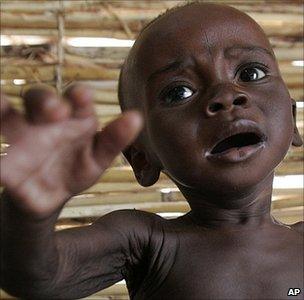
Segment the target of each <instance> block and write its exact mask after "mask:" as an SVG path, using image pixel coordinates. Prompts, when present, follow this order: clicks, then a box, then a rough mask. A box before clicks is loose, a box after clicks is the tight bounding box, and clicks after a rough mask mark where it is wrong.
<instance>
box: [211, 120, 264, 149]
mask: <svg viewBox="0 0 304 300" xmlns="http://www.w3.org/2000/svg"><path fill="white" fill-rule="evenodd" d="M241 133H253V134H255V135H256V136H257V137H258V138H259V142H265V141H266V139H267V137H266V134H265V133H264V131H263V130H262V128H261V127H260V126H259V125H258V124H257V123H256V122H254V121H251V120H246V119H240V120H237V121H235V122H233V123H230V124H227V126H225V130H224V131H221V132H220V133H219V134H218V135H217V136H216V141H215V143H214V144H213V146H212V147H211V150H210V151H208V153H207V154H213V153H212V151H213V150H214V149H215V148H216V146H217V145H218V144H219V143H221V142H223V141H224V140H225V139H227V138H229V137H232V136H234V135H237V134H241Z"/></svg>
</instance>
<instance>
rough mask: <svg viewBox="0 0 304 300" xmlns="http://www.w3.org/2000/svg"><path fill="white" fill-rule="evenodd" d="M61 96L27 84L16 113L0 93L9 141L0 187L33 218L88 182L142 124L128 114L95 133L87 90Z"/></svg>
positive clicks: (4, 131) (44, 214)
mask: <svg viewBox="0 0 304 300" xmlns="http://www.w3.org/2000/svg"><path fill="white" fill-rule="evenodd" d="M65 98H66V100H67V101H65V102H64V101H60V100H59V98H58V97H57V96H56V94H55V93H54V92H53V91H51V90H50V89H47V88H45V87H36V88H33V89H31V90H29V91H28V92H27V93H26V94H25V96H24V104H25V115H22V114H20V113H18V112H17V111H15V110H14V109H13V108H12V107H10V105H9V104H8V102H7V101H6V99H5V96H3V95H1V134H2V135H3V136H4V137H5V141H6V143H8V144H9V145H10V146H9V147H8V148H7V149H6V152H7V155H2V156H1V177H0V178H1V185H2V186H4V187H5V188H6V190H7V191H8V192H9V194H10V195H11V196H12V197H11V198H13V201H14V205H15V206H16V207H18V208H19V209H20V210H21V211H22V212H24V213H26V215H29V216H31V217H35V218H38V219H39V218H45V217H48V216H50V215H52V214H53V213H55V212H58V210H59V209H60V208H61V207H62V206H63V205H64V203H65V202H66V201H67V200H68V199H69V198H70V197H71V196H72V195H75V194H77V193H79V192H81V191H83V190H85V189H87V188H88V187H90V186H91V185H92V184H94V182H95V181H96V180H97V179H98V178H99V176H100V175H101V174H102V173H103V172H104V170H105V169H106V168H107V167H108V166H109V165H110V163H111V162H112V160H113V159H114V158H115V156H116V155H117V154H118V153H119V152H120V151H121V150H122V149H123V148H124V147H126V146H127V145H128V144H129V143H130V142H132V140H133V139H134V138H135V137H136V136H137V134H138V133H139V131H140V129H141V127H142V120H141V118H140V116H139V114H138V113H135V112H129V113H125V114H123V115H122V116H121V117H120V118H118V119H116V120H115V121H113V122H112V123H111V124H109V125H108V126H107V127H105V128H104V129H103V130H102V131H99V132H97V133H96V130H97V120H96V118H95V116H94V113H93V103H92V100H91V92H90V91H89V90H88V89H87V88H85V87H83V86H80V85H78V86H74V87H72V88H70V89H69V90H68V91H67V93H66V95H65Z"/></svg>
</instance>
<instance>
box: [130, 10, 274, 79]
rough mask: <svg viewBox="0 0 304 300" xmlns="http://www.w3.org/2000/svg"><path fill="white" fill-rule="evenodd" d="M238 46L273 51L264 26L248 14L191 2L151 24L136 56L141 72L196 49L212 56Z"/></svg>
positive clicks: (201, 53)
mask: <svg viewBox="0 0 304 300" xmlns="http://www.w3.org/2000/svg"><path fill="white" fill-rule="evenodd" d="M235 45H237V46H244V48H246V47H247V48H249V47H252V48H258V47H260V48H264V49H266V50H268V51H269V52H271V47H270V44H269V41H268V39H267V37H266V36H265V34H264V32H263V31H262V29H261V28H260V27H259V26H258V25H257V24H256V23H255V22H254V21H253V20H252V19H251V18H250V17H249V16H247V15H245V14H244V13H242V12H240V11H237V10H236V9H233V8H231V7H227V6H219V5H191V6H187V7H183V8H180V9H177V10H176V11H173V12H172V13H169V14H167V15H164V16H163V17H161V18H159V19H158V20H157V21H156V22H154V23H153V24H152V25H151V26H149V27H148V28H147V29H146V30H145V31H144V32H143V34H142V36H141V37H140V38H139V41H138V42H137V45H136V47H137V51H136V52H137V55H136V56H137V58H138V59H137V62H138V63H139V65H140V70H141V72H143V73H146V72H148V73H149V70H151V68H156V67H161V65H162V64H164V62H170V60H174V59H175V58H180V57H182V56H183V57H187V55H188V54H189V55H195V54H196V52H197V53H198V54H199V55H204V53H206V54H207V55H208V52H209V54H210V52H212V51H213V52H214V53H215V52H216V51H224V50H225V49H228V48H232V47H233V46H235ZM239 48H241V47H239ZM212 54H213V53H212ZM146 62H149V63H146ZM145 71H146V72H145Z"/></svg>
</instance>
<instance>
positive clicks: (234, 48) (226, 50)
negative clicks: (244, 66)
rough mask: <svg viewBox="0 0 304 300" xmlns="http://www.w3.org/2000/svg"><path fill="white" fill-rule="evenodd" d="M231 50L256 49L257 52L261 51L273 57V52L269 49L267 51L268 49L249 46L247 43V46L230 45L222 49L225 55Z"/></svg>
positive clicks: (251, 50) (250, 50) (249, 50)
mask: <svg viewBox="0 0 304 300" xmlns="http://www.w3.org/2000/svg"><path fill="white" fill-rule="evenodd" d="M233 50H242V51H247V52H255V51H258V52H262V53H264V54H267V55H269V56H271V57H272V58H275V57H274V54H273V53H272V52H271V51H269V50H268V49H266V48H263V47H260V46H251V45H249V46H243V45H234V46H232V47H229V48H226V49H225V50H224V55H225V56H227V54H228V55H229V52H231V51H233Z"/></svg>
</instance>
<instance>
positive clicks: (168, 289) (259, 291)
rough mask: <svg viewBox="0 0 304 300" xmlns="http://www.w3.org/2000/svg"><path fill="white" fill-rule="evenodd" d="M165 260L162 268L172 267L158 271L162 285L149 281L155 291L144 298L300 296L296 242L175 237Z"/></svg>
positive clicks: (299, 256) (298, 246) (300, 251)
mask: <svg viewBox="0 0 304 300" xmlns="http://www.w3.org/2000/svg"><path fill="white" fill-rule="evenodd" d="M254 246H255V247H256V248H254ZM159 258H160V259H161V255H160V256H159ZM166 259H167V261H166V263H167V264H168V260H169V261H170V260H172V264H171V263H169V265H170V266H171V267H170V268H168V269H166V270H163V271H164V272H167V273H166V274H165V276H163V277H162V278H164V279H163V280H162V282H161V283H160V282H154V283H155V285H154V286H158V288H157V289H151V294H150V295H149V296H148V299H170V298H171V299H177V300H178V299H187V300H192V299H193V300H196V299H289V298H290V297H288V292H289V291H290V288H293V289H295V288H299V289H300V290H301V293H300V294H298V296H297V297H293V298H296V299H297V298H299V299H302V298H301V297H303V247H301V243H299V242H296V243H295V244H294V245H290V244H288V243H287V244H286V243H281V242H278V244H277V245H269V246H267V245H262V243H259V241H257V242H256V243H254V242H253V243H251V242H250V241H242V240H239V239H236V240H233V238H232V239H230V240H229V239H211V240H209V241H208V240H206V239H205V238H203V239H195V238H193V239H191V237H189V236H187V238H183V237H182V238H181V239H180V244H179V249H178V251H177V252H176V253H175V255H174V256H172V257H170V256H167V257H166ZM161 265H162V264H159V267H160V269H159V272H160V273H161V272H162V269H161ZM152 282H153V280H152V281H150V283H151V284H152ZM149 290H150V287H149V284H148V285H146V292H149ZM144 298H145V297H144ZM138 299H142V298H138Z"/></svg>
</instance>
